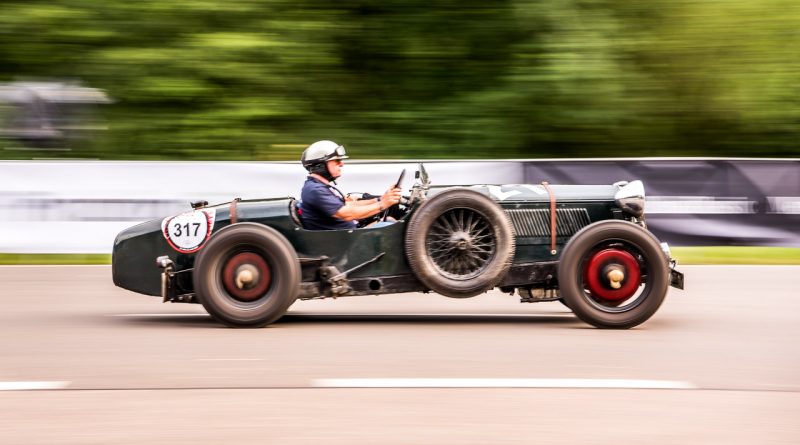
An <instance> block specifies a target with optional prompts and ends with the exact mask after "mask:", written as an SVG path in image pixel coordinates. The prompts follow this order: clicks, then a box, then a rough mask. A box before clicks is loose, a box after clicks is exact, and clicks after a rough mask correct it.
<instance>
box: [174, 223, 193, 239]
mask: <svg viewBox="0 0 800 445" xmlns="http://www.w3.org/2000/svg"><path fill="white" fill-rule="evenodd" d="M192 226H193V227H194V235H192V231H191V228H192ZM172 228H173V232H174V235H175V236H184V234H185V235H186V236H197V231H198V230H200V223H188V222H187V223H186V224H181V223H175V225H174V226H172Z"/></svg>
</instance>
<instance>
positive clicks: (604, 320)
mask: <svg viewBox="0 0 800 445" xmlns="http://www.w3.org/2000/svg"><path fill="white" fill-rule="evenodd" d="M416 177H417V180H416V182H415V184H414V186H413V188H412V189H411V192H410V195H409V196H407V197H405V198H404V200H403V202H402V203H401V205H400V206H398V208H395V209H393V212H394V215H395V217H396V218H397V222H396V223H394V224H391V225H388V226H383V227H377V228H369V227H366V228H361V229H353V230H332V231H314V230H306V229H304V228H303V225H302V220H301V218H302V215H301V211H299V209H298V205H297V201H296V200H294V199H291V198H281V199H265V200H252V201H242V200H234V201H231V202H230V203H225V204H220V205H215V206H207V204H206V203H205V202H198V203H193V204H192V207H193V209H192V210H191V211H188V212H186V213H182V214H179V215H174V216H170V217H167V218H164V219H162V220H153V221H149V222H146V223H143V224H139V225H137V226H135V227H131V228H129V229H127V230H125V231H123V232H122V233H120V234H119V235H118V236H117V239H116V240H115V242H114V253H113V276H114V283H115V284H116V285H117V286H120V287H123V288H125V289H129V290H132V291H134V292H139V293H142V294H146V295H154V296H160V297H162V298H163V300H164V301H165V302H166V301H170V302H187V303H201V304H202V305H203V306H204V307H205V308H206V310H207V311H208V313H209V314H211V316H212V317H213V318H214V319H216V320H218V321H220V322H222V323H224V324H226V325H228V326H234V327H259V326H265V325H267V324H269V323H272V322H274V321H275V320H277V319H278V318H280V317H281V316H282V315H283V314H284V313H285V312H286V311H287V310H288V308H289V306H291V304H292V303H293V302H294V301H295V300H297V299H298V298H299V299H303V300H305V299H319V298H337V297H344V296H353V295H372V294H388V293H400V292H430V291H433V292H436V293H439V294H442V295H445V296H448V297H453V298H468V297H474V296H476V295H479V294H482V293H484V292H486V291H488V290H490V289H492V288H495V287H498V288H500V290H502V291H504V292H508V293H514V292H515V291H516V292H517V293H518V294H519V295H520V296H521V300H522V302H526V303H532V302H539V301H552V300H561V301H562V302H563V303H564V304H565V305H566V306H568V307H569V308H570V309H572V311H573V312H574V313H575V315H577V316H578V317H579V318H580V319H581V320H583V321H585V322H587V323H590V324H592V325H594V326H597V327H601V328H630V327H633V326H636V325H639V324H641V323H643V322H645V321H646V320H647V319H649V318H650V317H651V316H652V315H653V314H654V313H655V311H656V310H657V309H658V307H659V306H660V305H661V303H662V301H663V300H664V297H665V296H666V293H667V289H668V287H669V286H670V285H672V286H675V287H678V288H681V289H682V288H683V275H682V274H681V273H680V272H677V271H676V270H675V269H674V266H675V261H674V260H672V259H671V258H670V254H669V248H668V247H667V245H666V244H665V243H659V241H658V240H657V239H656V238H655V236H653V234H652V233H650V232H649V231H647V229H646V225H645V220H644V187H643V186H642V183H641V182H640V181H633V182H631V183H627V182H620V183H616V184H613V185H592V186H589V185H586V186H577V185H548V184H547V183H542V184H536V185H531V184H515V185H472V186H440V187H431V186H430V181H429V179H428V175H427V173H426V172H425V169H424V167H423V166H422V165H420V167H419V170H418V171H417V175H416Z"/></svg>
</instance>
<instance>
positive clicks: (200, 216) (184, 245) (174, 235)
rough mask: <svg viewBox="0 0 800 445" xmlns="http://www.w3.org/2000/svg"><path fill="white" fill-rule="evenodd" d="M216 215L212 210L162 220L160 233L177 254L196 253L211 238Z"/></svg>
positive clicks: (197, 211)
mask: <svg viewBox="0 0 800 445" xmlns="http://www.w3.org/2000/svg"><path fill="white" fill-rule="evenodd" d="M216 213H217V212H216V211H215V210H214V209H203V210H195V211H192V212H186V213H181V214H180V215H176V216H170V217H167V218H164V220H163V221H161V233H163V234H164V238H166V239H167V242H168V243H169V245H170V246H172V248H173V249H175V250H177V251H178V252H183V253H192V252H196V251H197V250H199V249H200V248H201V247H203V244H205V242H206V241H208V238H209V237H210V236H211V229H212V228H213V227H214V217H215V216H216Z"/></svg>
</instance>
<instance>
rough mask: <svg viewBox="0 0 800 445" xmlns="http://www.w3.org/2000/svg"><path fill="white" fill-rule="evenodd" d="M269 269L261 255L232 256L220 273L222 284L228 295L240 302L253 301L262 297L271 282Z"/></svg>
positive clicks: (248, 253) (245, 253)
mask: <svg viewBox="0 0 800 445" xmlns="http://www.w3.org/2000/svg"><path fill="white" fill-rule="evenodd" d="M271 281H272V280H271V275H270V268H269V265H268V264H267V262H266V260H264V258H263V257H262V256H261V255H258V254H256V253H253V252H242V253H238V254H236V255H234V256H232V257H231V258H230V259H228V261H227V262H226V263H225V267H224V268H223V271H222V284H223V286H224V287H225V290H226V291H227V292H228V294H229V295H230V296H231V297H233V298H235V299H237V300H240V301H253V300H256V299H257V298H259V297H260V296H262V295H264V293H266V292H267V289H268V288H269V285H270V282H271Z"/></svg>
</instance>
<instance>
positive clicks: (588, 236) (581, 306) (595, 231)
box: [558, 221, 669, 329]
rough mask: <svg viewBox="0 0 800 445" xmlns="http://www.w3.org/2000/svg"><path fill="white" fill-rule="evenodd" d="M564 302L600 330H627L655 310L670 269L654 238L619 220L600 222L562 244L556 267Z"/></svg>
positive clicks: (648, 316) (666, 282)
mask: <svg viewBox="0 0 800 445" xmlns="http://www.w3.org/2000/svg"><path fill="white" fill-rule="evenodd" d="M558 283H559V288H560V290H561V296H562V298H563V299H564V304H565V305H566V306H567V307H569V308H570V309H571V310H572V311H573V312H574V313H575V315H577V316H578V318H580V319H581V320H583V321H585V322H586V323H589V324H591V325H593V326H596V327H599V328H616V329H627V328H631V327H634V326H637V325H639V324H641V323H644V322H645V321H647V320H648V319H649V318H650V317H651V316H652V315H653V314H654V313H655V312H656V310H658V308H659V306H661V303H662V302H663V301H664V297H665V296H666V294H667V289H668V287H669V267H668V263H667V258H666V257H665V255H664V253H663V251H662V250H661V246H660V245H659V243H658V240H656V238H655V237H654V236H653V235H652V234H650V232H648V231H646V230H644V229H643V228H641V227H639V226H637V225H635V224H632V223H629V222H624V221H601V222H598V223H595V224H591V225H589V226H586V227H585V228H583V229H582V230H581V231H580V232H578V233H576V234H575V236H573V237H572V239H571V240H570V241H569V242H568V243H567V245H566V246H565V247H564V251H563V253H562V255H561V260H560V262H559V265H558Z"/></svg>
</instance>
